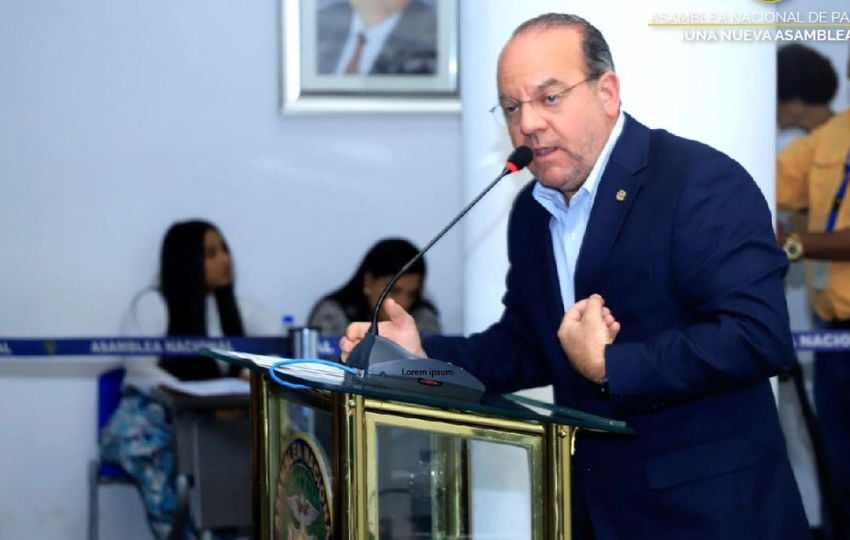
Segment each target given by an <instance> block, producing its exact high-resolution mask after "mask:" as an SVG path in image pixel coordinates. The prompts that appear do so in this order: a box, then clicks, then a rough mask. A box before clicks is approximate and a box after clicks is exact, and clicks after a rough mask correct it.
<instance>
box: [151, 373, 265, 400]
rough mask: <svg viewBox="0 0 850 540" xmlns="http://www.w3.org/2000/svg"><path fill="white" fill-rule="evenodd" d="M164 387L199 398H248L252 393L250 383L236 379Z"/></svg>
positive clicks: (172, 384)
mask: <svg viewBox="0 0 850 540" xmlns="http://www.w3.org/2000/svg"><path fill="white" fill-rule="evenodd" d="M162 386H163V387H165V388H168V389H169V390H174V391H175V392H180V393H181V394H187V395H190V396H199V397H207V396H247V395H248V394H250V393H251V385H250V384H248V381H244V380H242V379H237V378H234V377H227V378H224V379H210V380H208V381H176V382H169V383H163V385H162Z"/></svg>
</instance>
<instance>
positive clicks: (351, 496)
mask: <svg viewBox="0 0 850 540" xmlns="http://www.w3.org/2000/svg"><path fill="white" fill-rule="evenodd" d="M213 354H214V355H215V353H213ZM216 357H217V358H220V359H223V360H227V361H231V362H233V361H234V360H233V359H232V358H228V357H227V356H226V355H220V354H219V355H217V356H216ZM235 363H239V364H241V365H246V364H244V363H241V362H238V361H236V362H235ZM250 367H251V369H252V374H251V426H252V455H253V459H252V462H253V465H252V467H253V498H254V504H253V508H254V526H255V536H256V537H258V538H263V539H268V538H273V539H275V540H276V539H279V538H280V539H288V538H317V539H324V538H334V539H358V540H361V539H372V538H375V539H377V538H382V539H383V538H401V539H407V538H423V539H424V538H428V539H431V538H446V539H450V538H479V537H480V538H534V539H544V538H546V539H550V538H570V537H571V534H570V533H571V528H570V462H571V455H572V448H573V440H574V437H575V433H576V431H577V430H579V429H591V430H598V431H608V432H618V433H629V432H631V430H630V429H629V428H628V427H627V426H626V425H625V423H623V422H619V421H615V420H609V419H606V418H601V417H598V416H593V415H589V414H586V413H582V412H579V411H575V410H571V409H566V408H562V407H557V406H553V405H550V404H546V403H542V402H538V401H534V400H531V399H528V398H524V397H521V396H516V395H504V396H498V395H485V396H484V398H483V399H482V400H481V401H480V402H475V403H473V402H465V401H458V400H451V399H445V398H441V397H439V396H438V395H436V394H435V395H421V394H411V393H405V394H401V393H398V392H393V391H392V390H389V389H386V390H385V389H380V388H374V387H369V388H364V387H361V386H355V385H346V384H338V385H336V384H320V383H310V384H311V385H315V386H316V388H314V389H304V390H292V389H287V388H284V387H282V386H280V385H278V384H277V383H276V382H275V381H273V380H272V379H271V378H270V377H269V376H268V372H267V371H266V370H265V369H263V368H260V367H258V366H250Z"/></svg>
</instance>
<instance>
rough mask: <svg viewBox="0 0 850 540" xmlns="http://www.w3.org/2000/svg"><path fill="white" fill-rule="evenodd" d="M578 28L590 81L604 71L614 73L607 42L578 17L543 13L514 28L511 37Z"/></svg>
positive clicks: (600, 33)
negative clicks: (557, 29) (537, 31)
mask: <svg viewBox="0 0 850 540" xmlns="http://www.w3.org/2000/svg"><path fill="white" fill-rule="evenodd" d="M564 27H578V28H580V29H581V30H582V32H583V35H582V43H581V48H582V52H583V53H584V64H585V67H586V68H587V76H588V78H590V79H597V78H599V77H601V76H602V75H603V74H604V73H605V72H606V71H614V59H613V58H612V57H611V49H610V48H609V47H608V42H607V41H605V37H604V36H603V35H602V32H600V31H599V29H598V28H596V27H595V26H593V25H592V24H590V23H589V22H588V21H587V20H585V19H583V18H581V17H579V16H578V15H571V14H569V13H545V14H543V15H538V16H537V17H534V18H533V19H529V20H527V21H525V22H524V23H522V24H521V25H519V26H517V27H516V30H514V32H513V34H511V35H512V36H517V35H519V34H521V33H523V32H526V31H528V30H549V29H552V28H564Z"/></svg>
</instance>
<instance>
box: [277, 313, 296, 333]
mask: <svg viewBox="0 0 850 540" xmlns="http://www.w3.org/2000/svg"><path fill="white" fill-rule="evenodd" d="M280 320H281V322H282V323H283V335H284V336H286V337H288V336H289V330H290V329H291V328H292V327H293V326H295V316H294V315H292V314H291V313H284V314H283V317H281V318H280Z"/></svg>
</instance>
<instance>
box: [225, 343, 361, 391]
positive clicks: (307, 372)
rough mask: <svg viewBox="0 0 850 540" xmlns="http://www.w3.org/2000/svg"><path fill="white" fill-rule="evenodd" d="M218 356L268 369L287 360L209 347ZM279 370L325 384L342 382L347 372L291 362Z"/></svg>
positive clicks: (284, 373) (285, 373)
mask: <svg viewBox="0 0 850 540" xmlns="http://www.w3.org/2000/svg"><path fill="white" fill-rule="evenodd" d="M208 350H209V351H210V352H211V353H213V355H214V356H215V357H216V358H219V359H224V358H227V357H230V358H234V359H237V360H241V361H243V362H249V363H252V364H254V365H256V366H259V367H261V368H265V369H268V368H269V367H271V366H272V364H274V363H276V362H280V361H281V360H287V359H286V358H281V357H279V356H268V355H263V354H251V353H244V352H237V351H226V350H223V349H208ZM277 372H278V373H280V374H282V375H287V376H290V377H295V378H297V379H303V380H305V381H314V382H320V383H325V384H342V380H343V378H344V376H345V373H344V372H343V371H342V370H341V369H338V368H335V367H333V366H329V365H325V364H317V363H303V364H289V365H284V366H279V367H278V368H277Z"/></svg>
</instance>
